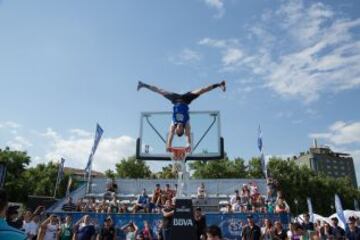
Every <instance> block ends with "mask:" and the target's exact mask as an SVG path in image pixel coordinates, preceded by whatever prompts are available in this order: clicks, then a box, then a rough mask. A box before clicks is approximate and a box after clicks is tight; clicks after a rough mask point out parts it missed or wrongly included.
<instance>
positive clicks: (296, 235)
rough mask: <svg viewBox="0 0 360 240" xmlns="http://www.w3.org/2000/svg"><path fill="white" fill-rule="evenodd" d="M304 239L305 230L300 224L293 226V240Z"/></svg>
mask: <svg viewBox="0 0 360 240" xmlns="http://www.w3.org/2000/svg"><path fill="white" fill-rule="evenodd" d="M303 237H304V228H303V227H302V226H301V224H299V223H294V224H293V231H292V237H291V239H292V240H301V239H303Z"/></svg>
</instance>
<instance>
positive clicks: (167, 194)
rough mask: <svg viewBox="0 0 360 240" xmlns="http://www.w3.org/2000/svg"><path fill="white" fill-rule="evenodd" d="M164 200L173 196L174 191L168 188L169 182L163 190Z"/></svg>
mask: <svg viewBox="0 0 360 240" xmlns="http://www.w3.org/2000/svg"><path fill="white" fill-rule="evenodd" d="M163 194H164V198H165V201H166V200H170V201H171V200H172V199H173V197H175V191H174V190H172V189H171V188H170V184H168V183H167V184H166V185H165V190H164V191H163Z"/></svg>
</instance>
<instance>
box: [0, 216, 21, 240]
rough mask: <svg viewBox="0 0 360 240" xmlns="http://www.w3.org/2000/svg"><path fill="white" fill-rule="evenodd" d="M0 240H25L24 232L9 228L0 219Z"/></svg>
mask: <svg viewBox="0 0 360 240" xmlns="http://www.w3.org/2000/svg"><path fill="white" fill-rule="evenodd" d="M0 239H1V240H3V239H4V240H5V239H6V240H26V235H25V233H24V232H21V231H19V230H18V229H16V228H13V227H10V226H9V225H8V224H7V223H6V221H5V220H4V219H0Z"/></svg>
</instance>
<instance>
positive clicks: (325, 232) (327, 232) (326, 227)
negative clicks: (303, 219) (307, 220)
mask: <svg viewBox="0 0 360 240" xmlns="http://www.w3.org/2000/svg"><path fill="white" fill-rule="evenodd" d="M303 227H304V225H303ZM304 228H305V227H304ZM320 239H321V240H327V239H333V233H332V229H331V227H330V224H329V223H327V222H324V224H323V226H322V227H321V228H320Z"/></svg>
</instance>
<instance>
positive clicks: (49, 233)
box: [44, 223, 58, 240]
mask: <svg viewBox="0 0 360 240" xmlns="http://www.w3.org/2000/svg"><path fill="white" fill-rule="evenodd" d="M57 229H58V225H57V224H54V225H53V224H51V223H49V224H48V225H47V227H46V232H45V237H44V240H56V232H57Z"/></svg>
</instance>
